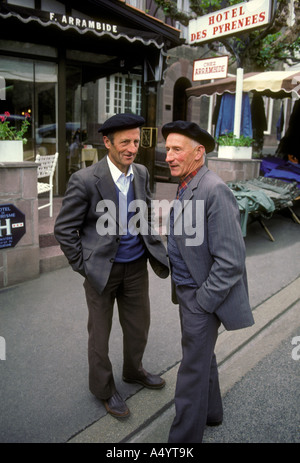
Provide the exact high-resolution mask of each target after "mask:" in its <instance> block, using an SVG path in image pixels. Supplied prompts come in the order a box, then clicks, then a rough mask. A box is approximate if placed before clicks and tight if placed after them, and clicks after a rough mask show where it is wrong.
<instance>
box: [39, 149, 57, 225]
mask: <svg viewBox="0 0 300 463" xmlns="http://www.w3.org/2000/svg"><path fill="white" fill-rule="evenodd" d="M57 160H58V153H55V154H50V155H48V156H41V155H40V154H37V156H36V160H35V162H36V163H38V164H39V166H38V169H37V177H38V179H40V178H46V177H49V183H45V182H39V181H38V182H37V188H38V195H40V194H42V193H47V192H49V202H48V203H47V204H43V205H42V206H38V209H43V208H44V207H49V208H50V211H49V216H50V217H52V215H53V177H54V173H55V169H56V165H57Z"/></svg>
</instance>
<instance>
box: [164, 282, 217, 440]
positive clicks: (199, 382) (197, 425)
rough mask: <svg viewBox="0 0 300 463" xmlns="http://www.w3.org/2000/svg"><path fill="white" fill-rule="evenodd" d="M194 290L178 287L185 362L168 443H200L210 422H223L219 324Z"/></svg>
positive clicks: (183, 360) (177, 390)
mask: <svg viewBox="0 0 300 463" xmlns="http://www.w3.org/2000/svg"><path fill="white" fill-rule="evenodd" d="M195 291H196V290H195V288H191V287H187V286H179V287H177V288H176V294H177V298H178V301H179V311H180V322H181V332H182V341H181V343H182V361H181V365H180V368H179V370H178V376H177V383H176V391H175V410H176V416H175V418H174V421H173V423H172V426H171V429H170V433H169V440H168V442H169V443H176V442H177V443H179V442H181V443H201V442H202V438H203V433H204V428H205V425H206V423H207V422H217V421H222V419H223V407H222V399H221V394H220V388H219V378H218V367H217V362H216V356H215V354H214V349H215V344H216V341H217V337H218V328H219V326H220V321H219V319H218V318H217V316H216V315H214V314H210V313H208V312H206V311H205V310H203V309H202V308H201V307H200V306H199V304H198V302H197V301H196V298H195Z"/></svg>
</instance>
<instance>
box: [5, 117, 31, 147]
mask: <svg viewBox="0 0 300 463" xmlns="http://www.w3.org/2000/svg"><path fill="white" fill-rule="evenodd" d="M9 116H10V113H9V112H8V111H5V113H4V115H0V140H22V141H23V143H24V144H25V143H27V139H26V138H24V134H25V133H26V132H27V130H28V128H29V125H30V122H29V120H28V119H29V118H30V114H28V113H26V114H25V119H24V120H23V121H22V125H21V128H20V130H17V128H16V127H14V126H12V125H10V122H9V121H8V120H7V118H8V117H9Z"/></svg>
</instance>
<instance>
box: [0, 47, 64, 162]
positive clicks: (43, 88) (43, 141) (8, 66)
mask: <svg viewBox="0 0 300 463" xmlns="http://www.w3.org/2000/svg"><path fill="white" fill-rule="evenodd" d="M0 76H1V77H2V80H3V81H4V84H5V98H6V99H5V100H4V101H3V100H2V101H0V114H2V113H3V112H5V111H8V112H9V113H10V114H11V115H13V116H14V121H12V124H14V125H15V126H17V127H18V124H20V118H22V115H23V114H24V113H30V114H31V126H30V128H29V130H28V132H27V133H26V135H25V137H26V138H27V140H28V141H27V143H26V144H25V145H24V160H34V159H35V156H36V154H37V153H38V152H40V153H41V154H53V153H55V151H56V150H57V146H56V143H57V141H56V93H57V92H56V86H57V69H56V65H55V64H54V63H48V62H47V63H46V62H40V61H33V60H25V59H20V58H18V59H15V58H11V57H7V56H0Z"/></svg>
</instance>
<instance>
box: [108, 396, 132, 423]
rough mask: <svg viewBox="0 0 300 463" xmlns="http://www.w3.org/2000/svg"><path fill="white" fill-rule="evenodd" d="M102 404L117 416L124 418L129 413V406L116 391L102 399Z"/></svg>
mask: <svg viewBox="0 0 300 463" xmlns="http://www.w3.org/2000/svg"><path fill="white" fill-rule="evenodd" d="M104 406H105V408H106V410H107V412H108V413H110V414H111V415H112V416H115V417H117V418H124V417H125V416H128V415H129V414H130V411H129V408H128V407H127V405H126V403H125V401H124V400H123V399H122V397H121V396H120V394H119V393H118V392H115V393H114V394H113V395H112V396H111V397H110V398H109V399H107V400H104Z"/></svg>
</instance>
